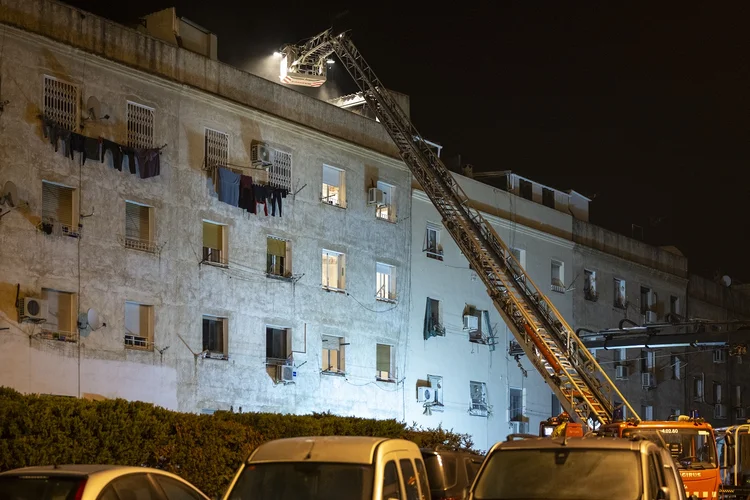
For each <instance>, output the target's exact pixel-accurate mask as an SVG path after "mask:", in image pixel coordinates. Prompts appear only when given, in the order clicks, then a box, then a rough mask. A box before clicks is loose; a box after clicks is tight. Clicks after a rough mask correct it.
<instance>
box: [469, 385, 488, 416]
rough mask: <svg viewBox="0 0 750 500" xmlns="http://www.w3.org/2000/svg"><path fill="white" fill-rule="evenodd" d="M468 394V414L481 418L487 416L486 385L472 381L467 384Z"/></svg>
mask: <svg viewBox="0 0 750 500" xmlns="http://www.w3.org/2000/svg"><path fill="white" fill-rule="evenodd" d="M469 394H470V397H471V403H470V406H469V413H470V414H471V415H476V416H481V417H486V416H488V415H489V405H488V404H487V384H486V383H484V382H475V381H473V380H472V381H471V382H469Z"/></svg>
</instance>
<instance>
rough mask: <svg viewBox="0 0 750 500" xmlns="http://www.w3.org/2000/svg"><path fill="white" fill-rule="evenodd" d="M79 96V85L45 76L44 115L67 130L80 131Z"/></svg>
mask: <svg viewBox="0 0 750 500" xmlns="http://www.w3.org/2000/svg"><path fill="white" fill-rule="evenodd" d="M79 95H80V93H79V89H78V86H77V85H74V84H72V83H68V82H63V81H61V80H58V79H56V78H53V77H51V76H45V77H44V115H45V116H46V117H47V118H50V119H51V120H53V121H54V122H55V123H57V124H58V125H60V126H61V127H63V128H65V129H66V130H71V131H76V130H78V117H79V107H78V102H79Z"/></svg>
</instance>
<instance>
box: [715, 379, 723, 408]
mask: <svg viewBox="0 0 750 500" xmlns="http://www.w3.org/2000/svg"><path fill="white" fill-rule="evenodd" d="M721 390H722V387H721V382H714V404H717V405H718V404H721V403H722V399H721V397H722V394H721V392H722V391H721Z"/></svg>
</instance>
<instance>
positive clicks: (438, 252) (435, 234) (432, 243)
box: [424, 223, 443, 260]
mask: <svg viewBox="0 0 750 500" xmlns="http://www.w3.org/2000/svg"><path fill="white" fill-rule="evenodd" d="M424 251H425V252H427V257H429V258H431V259H437V260H443V247H442V246H440V228H439V227H438V226H437V225H434V224H430V223H428V224H427V229H426V231H425V246H424Z"/></svg>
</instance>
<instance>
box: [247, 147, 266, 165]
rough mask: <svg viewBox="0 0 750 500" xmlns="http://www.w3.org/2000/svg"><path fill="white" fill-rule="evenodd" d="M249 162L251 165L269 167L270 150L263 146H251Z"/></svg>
mask: <svg viewBox="0 0 750 500" xmlns="http://www.w3.org/2000/svg"><path fill="white" fill-rule="evenodd" d="M250 160H251V161H252V162H253V165H260V166H268V165H270V164H271V148H269V147H268V146H266V145H265V144H253V145H252V147H251V148H250Z"/></svg>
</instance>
